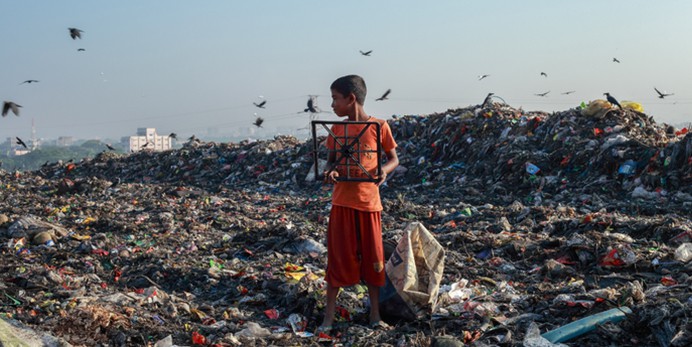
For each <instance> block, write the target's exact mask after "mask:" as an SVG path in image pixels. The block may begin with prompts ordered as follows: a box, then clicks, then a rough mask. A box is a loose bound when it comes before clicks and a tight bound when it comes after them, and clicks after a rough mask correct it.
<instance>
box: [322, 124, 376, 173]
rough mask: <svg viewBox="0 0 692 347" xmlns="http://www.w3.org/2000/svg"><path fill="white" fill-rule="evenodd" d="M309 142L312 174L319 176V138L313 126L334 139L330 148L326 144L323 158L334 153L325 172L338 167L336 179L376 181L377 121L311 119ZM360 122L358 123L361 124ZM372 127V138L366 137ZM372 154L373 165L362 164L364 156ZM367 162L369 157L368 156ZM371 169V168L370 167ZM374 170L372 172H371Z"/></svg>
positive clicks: (328, 137) (370, 156)
mask: <svg viewBox="0 0 692 347" xmlns="http://www.w3.org/2000/svg"><path fill="white" fill-rule="evenodd" d="M311 124H312V143H313V158H314V162H315V165H314V167H315V178H317V177H323V176H322V175H321V174H320V173H319V167H320V165H319V159H320V158H319V153H320V148H319V141H318V139H317V130H318V129H324V130H326V131H327V140H328V141H329V140H330V139H331V140H332V141H334V148H333V149H329V148H327V154H326V155H327V158H329V157H330V156H331V155H332V154H335V160H334V162H332V163H329V165H328V167H327V174H329V173H331V171H334V170H336V171H338V172H339V177H338V178H337V181H346V182H377V181H378V180H379V177H380V176H381V175H382V157H381V156H382V144H381V138H380V136H381V133H380V127H381V125H380V123H378V122H351V121H348V122H328V121H312V123H311ZM361 126H362V127H361ZM371 131H374V132H375V134H376V135H375V140H376V141H375V142H374V143H372V145H371V144H370V143H367V142H372V141H366V138H364V135H365V134H367V133H369V132H371ZM373 157H374V158H376V162H377V164H376V166H375V167H374V168H370V167H366V166H370V165H364V164H363V161H365V158H368V159H369V158H373ZM368 161H369V162H371V160H368ZM373 169H374V170H373ZM373 171H374V173H373Z"/></svg>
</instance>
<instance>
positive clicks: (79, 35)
mask: <svg viewBox="0 0 692 347" xmlns="http://www.w3.org/2000/svg"><path fill="white" fill-rule="evenodd" d="M67 30H69V31H70V37H71V38H72V39H73V40H75V39H77V38H79V39H80V40H81V39H82V33H83V32H84V31H83V30H79V29H77V28H67Z"/></svg>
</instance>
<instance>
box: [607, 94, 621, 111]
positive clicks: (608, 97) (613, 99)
mask: <svg viewBox="0 0 692 347" xmlns="http://www.w3.org/2000/svg"><path fill="white" fill-rule="evenodd" d="M603 95H605V96H606V100H608V102H609V103H611V104H614V105H617V107H618V108H619V109H621V110H622V106H620V103H619V102H618V101H617V100H616V99H615V98H614V97H613V96H612V95H610V93H603Z"/></svg>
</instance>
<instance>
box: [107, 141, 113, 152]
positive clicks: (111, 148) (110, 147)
mask: <svg viewBox="0 0 692 347" xmlns="http://www.w3.org/2000/svg"><path fill="white" fill-rule="evenodd" d="M106 148H108V150H109V151H114V150H115V148H113V146H111V145H109V144H107V143H106Z"/></svg>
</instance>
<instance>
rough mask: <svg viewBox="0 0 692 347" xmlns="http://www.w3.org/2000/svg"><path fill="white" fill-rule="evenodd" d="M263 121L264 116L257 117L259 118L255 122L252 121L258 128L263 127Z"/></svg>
mask: <svg viewBox="0 0 692 347" xmlns="http://www.w3.org/2000/svg"><path fill="white" fill-rule="evenodd" d="M262 123H264V118H262V117H257V119H255V122H254V123H252V124H253V125H254V126H256V127H258V128H261V127H262Z"/></svg>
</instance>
